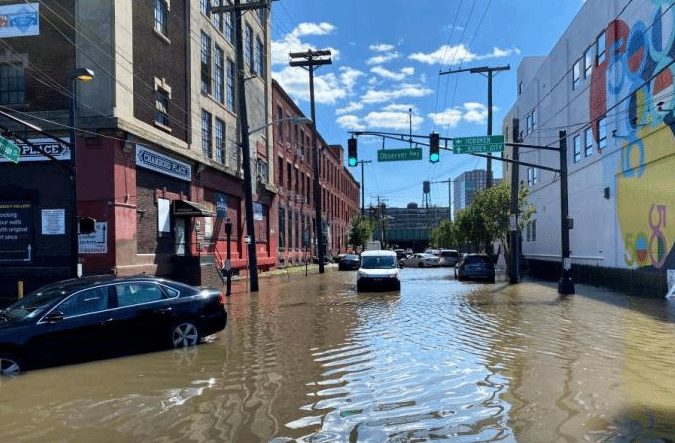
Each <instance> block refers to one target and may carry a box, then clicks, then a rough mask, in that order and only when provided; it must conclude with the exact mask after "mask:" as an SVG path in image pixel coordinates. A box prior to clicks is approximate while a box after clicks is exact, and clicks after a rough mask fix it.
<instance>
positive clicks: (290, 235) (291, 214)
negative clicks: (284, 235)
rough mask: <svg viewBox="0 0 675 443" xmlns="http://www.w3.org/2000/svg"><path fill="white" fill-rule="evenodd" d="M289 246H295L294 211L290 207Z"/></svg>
mask: <svg viewBox="0 0 675 443" xmlns="http://www.w3.org/2000/svg"><path fill="white" fill-rule="evenodd" d="M288 247H289V248H291V249H292V248H293V211H291V210H290V208H289V209H288Z"/></svg>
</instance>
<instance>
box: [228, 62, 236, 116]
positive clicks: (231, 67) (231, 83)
mask: <svg viewBox="0 0 675 443" xmlns="http://www.w3.org/2000/svg"><path fill="white" fill-rule="evenodd" d="M234 85H235V83H234V62H233V61H232V60H230V59H228V60H227V109H229V110H230V111H234V102H235V100H234V97H235V93H234Z"/></svg>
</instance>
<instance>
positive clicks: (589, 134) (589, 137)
mask: <svg viewBox="0 0 675 443" xmlns="http://www.w3.org/2000/svg"><path fill="white" fill-rule="evenodd" d="M585 138H586V140H585V141H586V144H585V154H586V157H589V156H590V155H592V154H593V128H591V127H588V128H586V131H585Z"/></svg>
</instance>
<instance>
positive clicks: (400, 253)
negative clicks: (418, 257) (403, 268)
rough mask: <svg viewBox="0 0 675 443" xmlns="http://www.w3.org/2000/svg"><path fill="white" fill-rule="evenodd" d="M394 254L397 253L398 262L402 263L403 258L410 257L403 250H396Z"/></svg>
mask: <svg viewBox="0 0 675 443" xmlns="http://www.w3.org/2000/svg"><path fill="white" fill-rule="evenodd" d="M394 252H395V253H396V261H397V262H398V261H400V260H401V259H402V258H406V257H407V256H408V255H410V254H408V253H407V252H405V251H404V250H403V249H395V250H394Z"/></svg>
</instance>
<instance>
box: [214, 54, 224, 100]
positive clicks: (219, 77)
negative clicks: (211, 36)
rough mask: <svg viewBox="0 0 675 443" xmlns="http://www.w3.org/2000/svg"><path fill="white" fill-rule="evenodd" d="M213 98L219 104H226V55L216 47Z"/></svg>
mask: <svg viewBox="0 0 675 443" xmlns="http://www.w3.org/2000/svg"><path fill="white" fill-rule="evenodd" d="M213 64H214V77H213V82H214V85H213V89H214V91H213V98H214V99H215V100H216V101H217V102H218V103H225V66H224V65H225V53H224V52H223V50H222V49H220V48H219V47H218V45H216V50H215V55H214V60H213Z"/></svg>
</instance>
